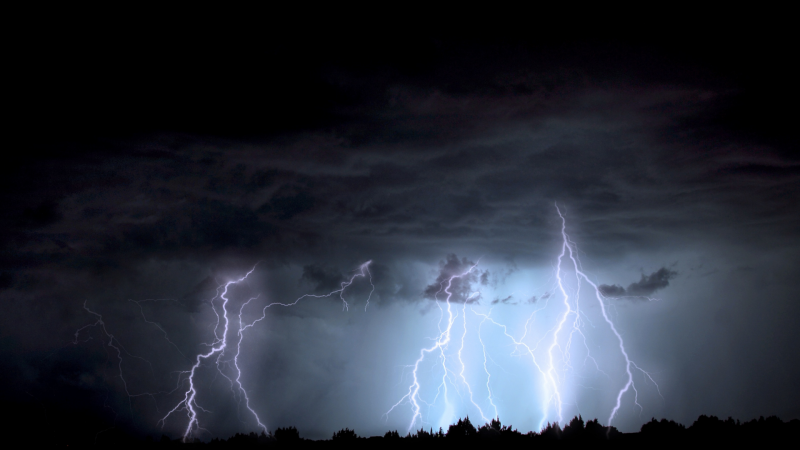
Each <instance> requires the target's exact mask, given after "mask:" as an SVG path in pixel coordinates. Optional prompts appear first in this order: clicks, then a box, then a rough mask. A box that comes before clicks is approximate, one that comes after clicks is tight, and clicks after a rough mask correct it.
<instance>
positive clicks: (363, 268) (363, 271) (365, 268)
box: [239, 260, 375, 333]
mask: <svg viewBox="0 0 800 450" xmlns="http://www.w3.org/2000/svg"><path fill="white" fill-rule="evenodd" d="M370 264H372V261H371V260H370V261H367V262H365V263H364V264H361V265H360V266H359V267H358V269H359V271H360V272H359V273H357V274H355V275H353V276H352V277H350V279H349V280H348V281H343V282H342V284H341V287H340V288H339V289H336V290H335V291H331V292H329V293H327V294H304V295H302V296H300V297H298V298H297V299H296V300H295V301H293V302H291V303H280V302H273V303H269V304H267V305H266V306H264V308H263V309H262V311H261V317H259V318H258V319H256V320H254V321H252V322H251V323H249V324H247V325H245V326H244V327H242V328H241V329H240V330H239V333H244V331H245V330H247V329H248V328H251V327H252V326H253V325H255V324H257V323H258V322H261V321H262V320H264V319H266V318H267V309H268V308H271V307H273V306H294V305H296V304H298V303H299V302H300V300H303V299H304V298H309V297H310V298H329V297H331V296H333V295H334V294H339V298H340V299H341V300H342V302H343V303H344V307H343V310H349V309H348V308H347V306H348V304H347V302H346V301H345V300H344V291H345V289H347V288H348V287H350V285H351V284H353V282H354V281H355V279H356V278H357V277H363V278H367V279H368V280H369V284H370V286H372V289H371V290H370V291H369V296H368V297H367V306H369V301H370V299H371V298H372V293H373V292H375V285H374V284H372V274H371V273H370V271H369V265H370ZM366 310H367V307H366V306H365V307H364V311H366Z"/></svg>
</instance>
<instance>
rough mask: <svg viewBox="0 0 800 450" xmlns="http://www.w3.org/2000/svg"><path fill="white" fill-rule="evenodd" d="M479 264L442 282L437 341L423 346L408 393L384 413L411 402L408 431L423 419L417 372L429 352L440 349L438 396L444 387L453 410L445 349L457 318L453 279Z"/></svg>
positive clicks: (447, 408)
mask: <svg viewBox="0 0 800 450" xmlns="http://www.w3.org/2000/svg"><path fill="white" fill-rule="evenodd" d="M477 266H478V265H477V264H474V265H472V266H471V267H470V268H469V270H467V271H466V272H464V273H462V274H460V275H453V276H451V277H450V278H449V279H448V280H447V287H444V284H445V282H444V281H443V282H442V283H441V284H440V289H439V292H437V293H436V294H435V295H434V301H435V302H436V305H437V306H438V307H439V310H440V312H441V316H440V318H439V324H440V326H439V336H438V337H436V338H435V343H434V344H433V346H431V347H428V348H423V349H422V350H420V352H419V358H418V359H417V361H416V362H415V363H414V365H413V366H412V367H413V370H412V376H413V382H412V383H411V385H410V386H409V387H408V393H406V395H404V396H403V397H402V398H400V400H398V401H397V403H395V404H394V405H393V406H392V407H391V408H390V409H389V410H388V411H386V413H385V414H384V417H387V418H388V416H389V414H390V413H391V412H392V411H393V410H394V409H395V408H396V407H397V406H399V405H400V404H401V403H403V402H404V401H408V402H410V403H411V409H412V412H413V415H412V417H411V423H409V424H408V432H409V433H410V432H411V429H412V428H414V424H415V423H416V421H417V419H421V418H422V413H421V407H420V405H419V402H423V403H424V401H423V400H422V399H421V398H420V396H419V390H420V382H419V378H418V375H417V372H418V370H419V365H420V363H422V361H423V360H424V359H425V355H427V354H428V353H433V352H434V351H436V350H438V351H439V355H440V357H441V362H442V367H443V369H444V374H443V375H442V382H441V383H440V384H439V387H438V388H437V397H438V391H439V390H441V389H443V390H444V402H445V405H446V410H447V411H451V410H452V407H451V405H450V403H449V400H448V397H447V379H448V372H449V370H448V368H447V355H446V353H445V350H446V349H447V346H448V344H449V343H450V335H451V330H452V328H453V323H454V322H455V318H454V317H453V310H452V308H451V305H450V297H451V296H452V295H453V293H452V292H450V287H451V286H452V285H453V280H455V279H456V278H462V277H464V276H466V275H469V274H470V273H471V272H472V271H473V270H474V269H475V267H477ZM442 290H444V292H445V294H447V297H446V298H445V303H446V304H447V327H446V328H445V329H444V330H442V328H441V321H442V319H443V318H444V310H443V309H442V307H441V305H440V304H439V300H438V296H439V293H441V292H442ZM470 297H472V295H470ZM466 300H468V299H466ZM466 300H465V303H466ZM462 368H463V363H462ZM464 381H465V382H466V379H464ZM467 386H469V384H467ZM469 389H470V391H472V388H471V387H470V388H469ZM435 401H436V399H435V398H434V402H435ZM481 415H482V416H483V412H481Z"/></svg>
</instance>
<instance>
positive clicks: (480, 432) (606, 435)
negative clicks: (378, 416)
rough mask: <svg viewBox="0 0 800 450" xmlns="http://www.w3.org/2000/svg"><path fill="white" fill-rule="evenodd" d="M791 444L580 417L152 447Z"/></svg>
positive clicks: (728, 430) (760, 428) (782, 425)
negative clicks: (625, 426) (533, 425)
mask: <svg viewBox="0 0 800 450" xmlns="http://www.w3.org/2000/svg"><path fill="white" fill-rule="evenodd" d="M791 442H795V443H797V442H800V420H797V419H794V420H792V421H789V422H783V421H782V420H780V419H779V418H777V417H775V416H771V417H768V418H766V419H765V418H764V417H760V418H759V419H754V420H751V421H749V422H739V421H738V420H737V421H734V420H733V419H732V418H728V419H727V420H722V419H719V418H717V417H715V416H705V415H703V416H700V417H699V418H698V419H697V420H696V421H695V422H694V423H693V424H692V425H691V426H689V427H688V428H687V427H685V426H684V425H682V424H679V423H677V422H674V421H672V420H667V419H661V420H660V421H658V420H656V419H655V418H653V419H652V420H651V421H650V422H647V423H645V424H644V425H642V428H641V431H639V432H638V433H621V432H619V431H618V430H617V429H616V428H615V427H606V426H603V425H601V424H600V423H599V422H598V421H597V419H594V420H589V421H586V422H584V420H583V418H582V417H580V416H577V417H574V418H573V419H572V420H570V421H569V422H568V423H567V424H566V425H564V427H563V428H562V427H561V426H560V425H559V424H558V423H550V424H547V426H546V427H545V428H544V429H543V430H541V431H540V432H533V431H530V432H526V433H522V432H520V431H518V430H517V429H516V428H514V427H512V426H511V425H503V424H502V423H501V422H500V420H499V419H493V420H492V421H491V422H490V423H487V424H484V425H482V426H479V427H476V426H475V425H473V424H472V422H471V421H470V419H469V417H466V418H464V419H459V420H458V422H456V423H454V424H452V425H450V426H449V427H448V429H447V430H443V429H442V428H439V429H438V430H433V429H432V428H429V429H428V430H426V429H419V430H417V431H416V432H414V433H407V434H406V435H405V436H403V435H401V434H400V433H399V432H398V431H396V430H395V431H389V432H387V433H386V434H384V435H383V436H369V437H362V436H358V434H357V433H356V432H355V431H354V430H351V429H349V428H344V429H342V430H339V431H337V432H335V433H333V435H332V436H331V438H330V439H328V440H317V441H314V440H309V439H303V438H301V437H300V433H299V431H298V430H297V428H295V427H288V428H278V429H277V430H275V432H274V433H270V434H267V433H264V432H261V433H260V434H257V433H254V432H251V433H249V434H243V433H237V434H236V435H234V436H232V437H231V438H229V439H212V440H211V441H210V442H207V443H203V442H200V441H199V440H194V442H192V443H188V444H186V443H183V442H182V441H181V440H180V439H175V440H170V439H169V438H167V437H166V436H162V437H161V440H160V441H159V442H155V441H153V440H152V439H149V440H148V441H147V444H149V445H150V446H154V447H161V446H178V445H189V446H191V447H208V448H229V447H230V448H233V447H237V448H238V447H249V448H274V449H280V448H321V447H330V448H333V447H337V448H338V447H340V446H342V445H345V446H346V448H353V447H357V448H386V447H391V448H414V449H417V448H420V447H424V448H449V447H451V446H452V447H453V448H456V447H458V448H463V447H464V446H469V447H473V448H479V447H487V448H488V447H490V446H494V445H502V446H504V447H519V448H522V447H528V448H530V447H537V448H564V447H578V446H584V445H592V446H594V447H597V446H601V447H608V448H610V447H615V448H628V447H631V448H633V447H636V448H640V447H641V446H656V445H665V444H669V445H680V444H682V443H685V444H703V445H734V444H736V445H741V444H749V445H766V444H776V445H777V444H778V443H780V444H781V445H786V444H787V443H788V444H789V446H790V447H791ZM795 445H796V444H795Z"/></svg>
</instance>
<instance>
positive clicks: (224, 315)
mask: <svg viewBox="0 0 800 450" xmlns="http://www.w3.org/2000/svg"><path fill="white" fill-rule="evenodd" d="M371 263H372V261H367V262H365V263H363V264H361V265H360V266H359V269H358V271H357V273H355V274H354V275H352V276H351V277H350V278H349V279H348V280H347V281H343V282H342V283H341V285H340V288H339V289H336V290H334V291H332V292H330V293H328V294H321V295H317V294H306V295H303V296H301V297H299V298H297V299H296V300H294V301H293V302H291V303H280V302H273V303H269V304H267V305H266V306H264V308H263V310H262V315H261V317H259V318H258V319H255V320H253V321H252V322H250V323H245V322H244V320H243V319H242V314H243V312H244V309H245V307H246V306H247V305H249V304H250V303H251V302H253V301H254V300H257V299H258V298H259V296H258V295H257V296H255V297H252V298H250V299H249V300H247V301H245V302H243V303H242V304H241V306H240V308H239V313H238V316H237V325H234V326H236V329H235V331H236V335H237V336H238V339H236V340H233V341H230V342H229V340H228V334H229V332H230V331H231V328H232V327H231V325H232V324H231V318H230V317H229V312H230V311H229V308H228V304H229V302H230V299H229V298H228V291H229V288H230V287H231V286H233V285H236V284H239V283H242V282H244V281H245V280H246V279H247V278H248V277H249V276H250V275H251V274H252V273H253V272H254V271H255V269H256V266H257V265H258V264H256V265H255V266H253V268H252V269H250V271H248V272H247V273H246V274H245V275H244V276H243V277H241V278H239V279H237V280H233V281H228V282H227V283H224V284H222V285H220V286H218V287H217V289H216V292H217V293H216V295H215V296H214V297H213V298H212V299H211V300H210V302H209V304H210V305H211V308H212V311H213V312H214V314H215V315H216V317H217V322H216V324H215V326H214V340H213V341H212V342H211V343H206V344H202V345H205V346H208V347H210V349H209V350H208V351H207V352H205V353H200V354H198V355H197V356H196V357H195V359H194V362H193V365H192V366H191V368H190V369H189V370H184V371H179V372H178V382H177V386H176V387H175V389H173V390H171V391H168V392H163V391H162V392H157V393H141V394H132V393H131V392H130V391H129V389H128V383H127V381H126V380H125V377H124V374H123V368H122V364H123V357H122V356H123V353H124V354H126V355H128V356H130V357H132V358H137V359H141V360H142V361H145V362H147V363H148V364H150V363H149V361H147V360H146V359H144V358H141V357H139V356H135V355H131V354H130V353H129V352H128V351H127V350H125V348H124V347H123V346H122V345H121V344H120V343H119V341H118V340H117V339H116V338H115V337H114V335H113V334H111V333H109V332H108V330H107V329H106V326H105V322H104V321H103V318H102V316H101V315H100V314H99V313H96V312H94V311H92V310H91V309H89V308H88V307H87V306H86V304H85V303H84V309H85V310H86V311H87V312H88V313H89V314H92V315H94V316H97V320H96V321H95V322H94V323H92V324H89V325H85V326H83V327H81V328H79V329H78V330H77V331H76V332H75V339H74V342H73V344H78V343H80V342H86V341H87V340H89V339H91V337H89V338H88V339H86V340H84V341H80V340H79V337H80V333H81V332H82V331H84V330H86V329H88V328H92V327H99V328H100V329H101V330H102V332H103V333H104V336H105V337H106V338H107V339H108V344H107V346H109V347H111V348H113V349H114V350H115V351H116V357H117V360H118V369H119V375H118V376H119V378H120V380H121V381H122V384H123V387H124V390H125V393H126V394H127V396H128V399H129V403H130V399H131V398H133V397H138V396H151V397H152V396H155V395H158V394H162V395H169V394H172V393H174V392H176V391H178V390H179V389H180V387H181V385H184V384H188V388H187V389H186V391H185V392H184V393H183V396H182V397H183V398H182V399H181V400H180V401H179V402H178V403H177V404H176V405H174V406H173V407H172V408H171V409H170V410H169V411H168V412H167V413H166V414H165V415H164V416H163V417H162V418H161V419H160V420H159V421H158V423H159V424H160V425H161V426H162V427H163V426H164V425H165V424H166V420H167V419H168V418H170V417H171V416H172V415H173V414H175V413H177V412H185V413H186V415H187V417H188V423H187V424H186V427H185V429H184V433H183V440H184V441H187V440H188V439H189V438H190V437H191V436H192V435H194V434H195V433H196V432H198V431H201V430H203V431H207V430H206V429H205V428H203V427H201V426H200V423H199V418H198V411H202V412H206V413H209V412H210V411H208V410H207V409H205V408H203V407H202V406H201V405H200V403H198V400H197V396H198V389H199V386H198V385H197V384H196V381H197V380H196V377H195V376H196V374H197V371H198V370H199V369H200V368H201V366H202V365H203V363H204V362H206V361H211V362H213V363H214V364H215V366H216V369H217V372H218V374H220V375H222V376H223V377H224V378H226V379H227V380H228V381H229V382H230V386H231V391H232V393H233V394H234V396H236V397H237V398H238V399H239V404H240V405H241V399H244V406H245V407H246V408H247V410H248V411H249V412H250V413H251V414H252V416H253V418H254V419H255V421H256V423H257V425H258V427H259V428H261V429H262V430H264V431H265V432H266V431H267V427H266V425H264V424H263V423H262V421H261V419H260V417H259V416H258V414H257V413H256V411H255V410H254V409H253V407H252V406H251V405H250V398H249V396H248V395H247V390H246V389H245V387H244V385H243V384H242V369H241V367H240V366H239V357H240V353H241V346H242V342H243V339H244V332H245V331H246V330H247V329H249V328H251V327H253V326H254V325H255V324H256V323H258V322H260V321H262V320H263V319H265V318H266V312H267V309H268V308H270V307H272V306H293V305H296V304H297V303H298V302H299V301H300V300H302V299H304V298H307V297H311V298H329V297H332V296H334V295H338V297H339V299H340V300H341V301H342V303H343V310H348V309H349V304H348V303H347V301H346V300H345V298H344V293H345V290H346V289H347V288H348V287H350V286H351V285H352V284H353V282H354V281H355V280H356V278H358V277H361V278H365V279H367V280H368V281H369V283H370V286H371V290H370V292H369V295H368V296H367V301H366V304H365V307H364V310H365V311H366V309H367V307H368V306H369V301H370V300H371V298H372V294H373V293H374V291H375V285H374V284H373V283H372V274H371V273H370V271H369V266H370V264H371ZM131 301H132V302H134V303H136V304H137V306H139V309H140V312H141V315H142V318H143V320H144V321H145V323H148V324H150V325H153V326H155V327H156V328H158V330H160V331H161V333H162V334H163V335H164V339H165V340H166V341H167V342H168V343H169V344H170V345H171V346H173V347H174V348H175V349H176V350H177V351H178V352H179V353H180V354H181V355H182V356H184V358H185V355H184V354H183V353H182V352H181V351H180V349H179V348H178V346H177V345H176V344H175V343H174V342H173V341H172V340H170V338H169V336H168V334H167V332H166V330H164V328H163V327H162V326H161V325H160V324H159V323H157V322H154V321H151V320H148V319H147V317H146V315H145V313H144V309H143V308H142V305H141V302H144V301H150V300H140V301H135V300H131ZM153 301H155V300H153ZM220 329H221V330H220ZM230 354H232V357H227V358H226V356H227V355H230ZM187 359H188V358H187ZM150 367H151V370H152V364H150ZM226 367H227V368H230V370H232V371H233V372H234V375H233V376H228V375H227V374H226V373H225V370H224V368H226ZM156 409H158V407H157V406H156ZM132 414H133V411H132V410H131V415H132Z"/></svg>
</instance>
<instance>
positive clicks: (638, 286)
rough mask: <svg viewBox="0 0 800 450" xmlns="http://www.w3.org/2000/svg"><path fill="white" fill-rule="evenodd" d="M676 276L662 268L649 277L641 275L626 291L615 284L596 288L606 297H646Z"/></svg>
mask: <svg viewBox="0 0 800 450" xmlns="http://www.w3.org/2000/svg"><path fill="white" fill-rule="evenodd" d="M676 276H678V272H676V271H674V270H670V269H667V268H666V267H662V268H660V269H658V270H657V271H655V272H653V273H651V274H650V275H645V274H642V279H641V280H639V281H637V282H634V283H631V284H629V285H628V287H627V289H626V288H623V287H622V286H619V285H616V284H613V285H607V284H601V285H600V286H598V288H599V289H600V293H601V294H603V295H604V296H606V297H647V296H649V295H652V294H653V293H654V292H656V291H657V290H659V289H664V288H665V287H667V286H669V282H670V280H672V279H674V278H675V277H676Z"/></svg>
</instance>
